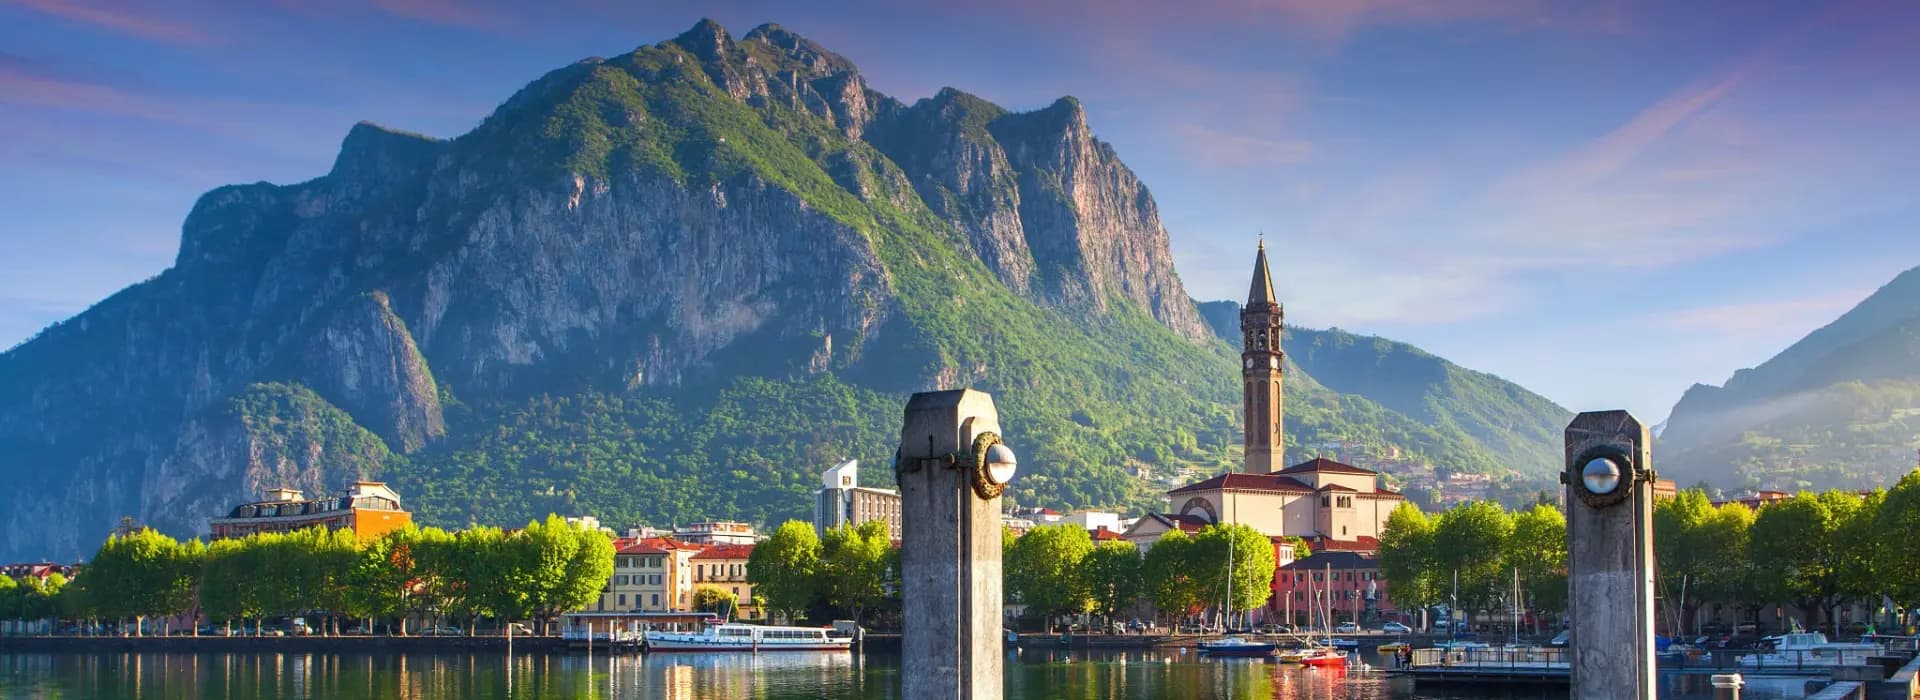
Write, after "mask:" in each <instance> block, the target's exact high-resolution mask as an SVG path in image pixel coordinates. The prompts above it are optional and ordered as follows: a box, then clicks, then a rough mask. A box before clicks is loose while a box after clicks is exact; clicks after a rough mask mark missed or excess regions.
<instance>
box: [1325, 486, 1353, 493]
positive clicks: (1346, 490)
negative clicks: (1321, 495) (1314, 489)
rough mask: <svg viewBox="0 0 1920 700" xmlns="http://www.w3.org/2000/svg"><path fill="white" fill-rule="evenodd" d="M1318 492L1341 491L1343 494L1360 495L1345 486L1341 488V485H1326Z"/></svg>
mask: <svg viewBox="0 0 1920 700" xmlns="http://www.w3.org/2000/svg"><path fill="white" fill-rule="evenodd" d="M1318 490H1320V491H1339V492H1342V493H1360V492H1359V491H1356V490H1354V489H1350V488H1347V487H1345V486H1341V485H1339V484H1327V485H1325V486H1322V487H1320V488H1319V489H1318Z"/></svg>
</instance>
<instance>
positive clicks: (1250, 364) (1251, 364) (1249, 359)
mask: <svg viewBox="0 0 1920 700" xmlns="http://www.w3.org/2000/svg"><path fill="white" fill-rule="evenodd" d="M1246 362H1247V369H1253V358H1251V357H1249V358H1246Z"/></svg>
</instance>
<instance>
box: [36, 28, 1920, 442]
mask: <svg viewBox="0 0 1920 700" xmlns="http://www.w3.org/2000/svg"><path fill="white" fill-rule="evenodd" d="M703 16H709V17H713V18H715V19H717V20H719V21H720V22H721V23H722V24H724V25H726V26H727V27H728V28H729V29H731V30H732V31H733V32H734V33H735V34H736V35H738V34H743V33H745V32H746V30H747V29H749V28H751V27H752V26H754V25H757V24H760V23H763V22H778V23H780V24H783V25H786V26H787V27H789V28H791V29H793V30H795V31H797V32H799V33H801V34H804V35H806V36H808V37H811V38H813V39H815V40H816V41H819V42H821V43H822V44H824V45H826V46H827V47H828V48H830V49H833V50H835V51H837V52H839V53H841V54H843V55H845V56H847V57H848V58H850V59H852V60H853V61H854V62H855V63H857V64H859V65H860V66H861V69H862V72H863V73H864V74H865V75H866V77H867V79H868V81H869V82H870V83H871V84H872V85H873V86H874V87H875V88H877V89H879V90H881V91H884V92H887V93H889V94H892V95H894V96H896V97H899V98H901V99H903V100H907V101H912V100H915V99H919V98H922V97H926V96H929V95H931V94H933V92H935V91H936V90H938V89H939V88H941V87H943V86H949V85H951V86H955V87H959V88H961V89H964V90H967V91H969V92H972V93H975V94H978V95H981V96H983V97H986V98H988V99H991V100H994V101H996V102H999V103H1001V104H1003V105H1005V106H1008V107H1010V108H1013V109H1037V108H1040V107H1044V106H1045V105H1047V104H1048V103H1050V102H1051V101H1052V100H1053V99H1054V98H1056V97H1058V96H1060V95H1067V94H1071V95H1074V96H1077V97H1079V98H1080V99H1081V100H1082V101H1083V103H1084V104H1085V105H1086V108H1087V111H1088V113H1089V121H1090V123H1091V124H1092V126H1093V128H1094V130H1095V132H1096V133H1097V134H1098V135H1099V136H1100V137H1101V138H1103V139H1105V140H1107V141H1109V142H1111V143H1112V144H1113V145H1114V146H1115V148H1116V149H1118V151H1119V152H1120V154H1121V156H1122V157H1123V158H1124V159H1125V160H1126V161H1127V163H1128V164H1129V165H1131V166H1132V167H1133V168H1134V170H1135V171H1136V172H1137V173H1138V174H1139V175H1140V176H1141V178H1142V179H1143V180H1144V181H1145V182H1146V183H1147V184H1148V186H1149V187H1150V188H1152V190H1153V192H1154V195H1155V197H1156V199H1157V200H1158V202H1159V205H1160V209H1161V213H1162V216H1163V218H1164V219H1165V221H1166V223H1167V226H1168V229H1169V230H1170V232H1171V234H1172V237H1173V242H1174V253H1175V257H1176V260H1177V263H1178V266H1179V270H1180V273H1181V276H1182V278H1183V279H1184V280H1185V281H1186V284H1187V287H1188V289H1189V290H1191V291H1192V292H1193V294H1194V296H1195V297H1197V298H1199V299H1203V300H1205V299H1215V298H1232V297H1237V296H1239V295H1240V294H1243V293H1244V290H1245V288H1246V276H1247V273H1248V269H1249V265H1250V262H1251V259H1252V252H1253V247H1254V243H1255V241H1256V240H1257V239H1258V237H1259V235H1260V234H1261V233H1262V232H1264V233H1265V234H1266V236H1267V240H1268V244H1269V247H1270V248H1271V249H1272V254H1273V258H1274V262H1275V264H1276V266H1277V269H1276V270H1275V273H1276V278H1277V279H1276V283H1277V287H1278V290H1279V292H1280V294H1281V296H1282V297H1284V298H1285V301H1286V302H1287V305H1288V310H1289V312H1290V317H1289V320H1291V321H1294V322H1296V323H1299V324H1303V325H1308V326H1319V327H1324V326H1340V327H1342V328H1347V329H1349V330H1354V331H1358V332H1363V333H1374V334H1380V335H1385V336H1388V337H1391V338H1395V339H1399V340H1406V341H1409V342H1413V343H1416V344H1418V345H1420V346H1422V347H1425V348H1426V349H1428V350H1430V351H1433V352H1435V353H1436V354H1439V355H1442V356H1445V357H1448V358H1450V359H1453V360H1455V361H1457V362H1460V363H1461V364H1463V365H1466V366H1468V367H1472V368H1475V369H1480V370H1484V371H1488V372H1493V373H1496V374H1499V375H1502V376H1505V377H1507V378H1509V379H1512V380H1515V381H1518V382H1520V383H1522V384H1523V385H1525V386H1527V387H1529V388H1531V389H1534V390H1536V391H1539V392H1541V393H1543V394H1545V395H1546V396H1548V397H1549V398H1552V399H1554V400H1556V401H1558V402H1560V403H1562V404H1563V405H1566V406H1567V407H1569V408H1572V409H1575V410H1587V409H1601V408H1627V409H1630V410H1632V411H1634V412H1635V413H1637V414H1639V415H1640V416H1641V417H1642V418H1644V419H1647V420H1648V421H1649V422H1653V421H1658V420H1661V419H1663V418H1664V417H1665V415H1666V413H1667V411H1668V409H1670V408H1671V406H1672V404H1673V401H1674V400H1675V399H1677V398H1678V396H1679V394H1680V392H1681V391H1683V390H1685V389H1686V387H1687V386H1688V385H1690V384H1691V383H1693V382H1712V383H1718V382H1720V381H1722V380H1724V379H1725V378H1726V376H1727V375H1728V374H1730V373H1731V372H1732V371H1733V370H1735V369H1738V368H1740V367H1745V366H1750V365H1753V364H1755V363H1758V362H1760V361H1762V360H1764V359H1766V358H1767V357H1769V356H1771V355H1772V354H1773V353H1775V352H1777V351H1779V350H1780V349H1781V348H1783V347H1785V346H1786V345H1787V344H1788V343H1791V342H1792V341H1793V340H1794V339H1796V338H1798V337H1799V336H1801V335H1803V334H1805V333H1806V332H1808V331H1810V330H1812V329H1814V328H1816V327H1818V326H1820V325H1821V324H1823V323H1825V322H1827V321H1829V320H1831V319H1832V318H1833V317H1835V316H1837V315H1838V314H1840V313H1841V312H1843V311H1845V310H1846V309H1847V308H1849V307H1850V306H1851V305H1852V304H1853V303H1855V302H1857V301H1858V300H1860V299H1861V298H1863V297H1865V296H1866V295H1867V294H1869V293H1871V292H1872V291H1873V290H1874V289H1875V288H1876V287H1878V286H1879V285H1880V284H1882V283H1884V282H1886V281H1887V280H1889V279H1891V278H1892V276H1893V275H1895V274H1897V273H1898V272H1900V271H1901V270H1904V269H1906V268H1909V267H1912V266H1915V265H1920V229H1916V227H1915V226H1914V224H1913V222H1914V220H1915V219H1916V218H1920V197H1916V196H1915V194H1914V192H1915V189H1916V188H1915V184H1914V183H1915V181H1916V175H1920V166H1916V165H1915V164H1916V163H1920V70H1916V69H1915V66H1920V4H1916V3H1911V2H1839V3H1809V2H1686V3H1673V2H1647V3H1641V2H1604V1H1603V2H1578V3H1572V2H1561V1H1559V0H1450V1H1448V2H1431V1H1430V0H1348V1H1345V2H1326V1H1325V0H1194V1H1192V2H1185V3H1166V2H1158V1H1155V0H1068V1H1064V2H1053V3H1043V2H1028V1H1015V0H981V1H978V2H968V3H945V4H933V3H895V2H865V1H853V2H842V3H832V4H821V5H817V6H816V5H812V4H809V3H803V2H791V1H789V2H758V1H748V0H743V1H738V2H719V3H710V4H703V3H689V2H671V1H653V2H612V1H607V2H593V1H590V0H554V1H550V2H542V3H538V4H534V3H484V2H467V1H464V0H371V1H368V2H317V1H304V2H303V1H299V0H271V1H266V0H263V1H262V2H256V3H224V2H219V3H216V2H206V3H201V2H193V1H190V0H181V1H176V2H166V3H149V2H118V3H115V2H64V1H62V0H0V214H4V215H3V216H0V347H4V346H8V345H12V344H13V343H15V342H17V341H19V340H21V339H24V338H26V337H28V336H30V335H31V334H32V333H34V332H35V331H37V330H38V329H40V328H41V327H44V326H45V325H46V324H48V323H51V322H53V321H55V320H58V319H61V318H64V317H67V316H70V315H72V314H74V313H76V312H78V311H80V310H82V309H84V308H85V307H86V306H87V305H89V304H91V303H93V302H94V301H97V300H99V299H101V298H104V297H105V296H107V295H109V294H111V293H113V292H114V291H115V290H117V289H120V288H122V287H124V286H126V285H128V284H131V283H133V282H137V281H139V280H141V279H145V278H147V277H151V276H153V275H155V274H158V273H159V272H160V271H161V270H163V269H164V268H165V267H166V266H167V265H169V264H170V263H171V261H172V259H173V254H174V252H175V247H176V245H177V243H178V236H179V226H180V222H181V220H182V218H183V217H184V216H185V214H186V212H187V209H188V208H189V207H190V206H191V205H192V203H193V200H194V198H195V197H196V196H198V195H199V194H200V193H201V192H204V191H206V190H208V189H210V188H213V187H216V186H218V185H222V184H227V183H234V182H252V181H258V180H266V181H272V182H296V181H300V180H305V179H308V178H311V177H314V176H317V175H320V174H322V173H324V172H325V171H326V170H327V168H328V166H329V164H330V163H331V162H332V159H333V155H334V151H335V149H336V148H337V147H338V144H339V141H340V139H341V137H343V136H344V135H345V134H346V131H347V129H348V127H349V126H351V125H352V124H353V123H354V122H355V121H358V120H362V119H365V120H369V121H374V122H378V123H381V124H385V125H388V126H392V127H396V128H401V129H407V130H412V131H418V132H422V133H426V134H431V135H436V136H455V135H458V134H460V133H463V132H465V131H466V130H468V129H470V128H471V127H472V126H473V125H475V124H476V123H477V122H478V121H479V120H480V118H481V117H482V116H484V115H485V114H486V113H487V112H488V111H489V110H491V109H492V108H493V106H494V105H496V104H497V103H499V102H500V101H502V100H504V99H505V98H506V97H507V96H508V95H510V94H511V93H512V92H513V91H514V90H516V89H517V88H519V87H520V86H522V85H524V84H526V83H527V82H528V81H530V80H532V79H533V78H535V77H537V76H539V75H540V74H542V73H544V72H545V71H547V70H550V69H553V68H556V67H559V66H561V65H564V64H566V63H568V62H571V61H574V60H577V59H579V58H582V57H585V56H591V55H601V56H605V55H613V54H617V53H622V52H625V51H627V50H630V49H632V48H633V47H635V46H638V45H642V44H650V43H655V42H658V41H662V40H665V39H668V38H671V37H672V36H674V35H676V34H678V33H679V32H681V31H683V30H685V29H686V28H687V27H689V26H691V25H692V24H693V23H694V22H695V21H696V20H698V19H699V18H700V17H703Z"/></svg>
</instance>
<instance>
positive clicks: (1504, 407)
mask: <svg viewBox="0 0 1920 700" xmlns="http://www.w3.org/2000/svg"><path fill="white" fill-rule="evenodd" d="M1239 312H1240V306H1239V304H1237V303H1235V302H1231V301H1212V302H1204V303H1202V304H1200V313H1201V315H1202V316H1203V317H1204V318H1206V319H1207V321H1208V323H1209V324H1210V325H1211V326H1212V327H1213V329H1214V332H1215V333H1216V334H1217V335H1219V336H1220V337H1221V338H1222V339H1224V340H1227V341H1228V342H1237V340H1238V338H1239V333H1240V332H1239V323H1240V320H1239ZM1282 342H1283V347H1284V348H1285V349H1286V352H1287V357H1288V359H1289V360H1291V361H1292V362H1293V364H1294V365H1295V366H1296V367H1298V368H1299V369H1300V370H1301V372H1304V373H1305V374H1306V375H1307V376H1309V377H1311V378H1312V380H1313V381H1314V382H1315V383H1316V384H1317V385H1319V386H1322V387H1325V388H1326V389H1327V390H1330V391H1331V392H1337V393H1338V394H1340V395H1344V396H1350V397H1354V398H1355V399H1359V400H1364V401H1366V402H1368V403H1370V404H1373V405H1374V406H1377V407H1378V408H1377V409H1373V410H1363V409H1358V408H1356V409H1355V411H1356V412H1358V413H1361V414H1362V415H1367V414H1375V415H1377V414H1381V413H1389V414H1397V415H1398V416H1402V417H1404V419H1410V422H1411V423H1412V424H1413V425H1416V426H1420V427H1421V428H1422V430H1423V432H1424V433H1426V434H1427V435H1428V436H1429V437H1427V438H1426V440H1425V441H1426V442H1429V443H1431V444H1443V445H1447V446H1448V447H1447V448H1445V449H1444V450H1441V451H1439V452H1438V453H1437V454H1435V451H1434V450H1432V449H1428V450H1426V451H1425V452H1426V453H1427V454H1428V455H1431V456H1433V457H1434V458H1435V460H1434V461H1435V464H1437V465H1440V466H1444V467H1448V468H1451V469H1456V470H1460V471H1469V472H1477V473H1488V474H1500V473H1504V472H1507V471H1513V472H1517V473H1519V474H1521V475H1523V476H1527V477H1532V478H1546V477H1550V476H1551V475H1552V474H1553V473H1554V472H1556V471H1557V470H1558V469H1559V465H1560V460H1561V457H1560V456H1559V454H1558V450H1557V449H1556V447H1557V446H1558V445H1559V444H1560V439H1561V432H1562V431H1563V430H1564V429H1565V428H1566V424H1567V422H1568V421H1569V420H1572V418H1573V414H1572V413H1571V412H1569V411H1567V410H1566V409H1564V408H1561V407H1560V406H1559V405H1557V404H1555V403H1553V402H1552V401H1549V400H1547V399H1546V398H1545V397H1542V396H1540V395H1539V394H1535V393H1533V392H1531V391H1527V390H1526V389H1524V388H1522V387H1520V386H1519V385H1517V384H1514V383H1512V382H1509V381H1506V380H1504V379H1501V378H1499V377H1496V376H1494V375H1491V374H1487V373H1484V372H1476V371H1473V370H1470V369H1466V368H1464V367H1461V366H1459V365H1456V364H1454V363H1452V362H1448V361H1447V360H1445V359H1443V358H1440V357H1436V356H1434V355H1432V354H1430V353H1427V352H1426V351H1424V350H1421V349H1419V348H1417V347H1414V346H1412V345H1408V344H1406V343H1400V342H1395V341H1392V340H1387V339H1385V338H1379V337H1374V336H1358V335H1354V334H1352V333H1348V332H1346V331H1342V330H1339V329H1337V328H1336V329H1332V330H1312V329H1306V328H1300V327H1297V326H1288V327H1287V329H1286V336H1285V338H1284V339H1283V341H1282ZM1296 376H1297V373H1296ZM1289 410H1292V404H1291V403H1289ZM1289 417H1290V418H1291V417H1292V414H1289ZM1351 419H1352V417H1350V416H1349V417H1342V418H1341V420H1351ZM1370 420H1371V421H1372V422H1374V423H1376V424H1379V423H1383V422H1389V420H1390V419H1382V418H1378V417H1375V418H1371V419H1370ZM1356 427H1357V426H1350V427H1342V428H1334V429H1330V430H1327V431H1326V432H1329V433H1334V434H1352V431H1353V430H1354V429H1355V428H1356ZM1409 442H1415V441H1409V440H1404V439H1402V440H1388V441H1386V443H1385V444H1397V445H1405V444H1408V443H1409Z"/></svg>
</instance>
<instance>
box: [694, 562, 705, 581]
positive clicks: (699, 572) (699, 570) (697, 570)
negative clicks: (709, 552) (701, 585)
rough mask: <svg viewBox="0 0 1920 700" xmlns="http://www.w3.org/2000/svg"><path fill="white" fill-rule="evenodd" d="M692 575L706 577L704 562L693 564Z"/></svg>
mask: <svg viewBox="0 0 1920 700" xmlns="http://www.w3.org/2000/svg"><path fill="white" fill-rule="evenodd" d="M693 577H694V578H700V579H704V578H706V577H707V565H706V564H700V565H697V566H695V567H693Z"/></svg>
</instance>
